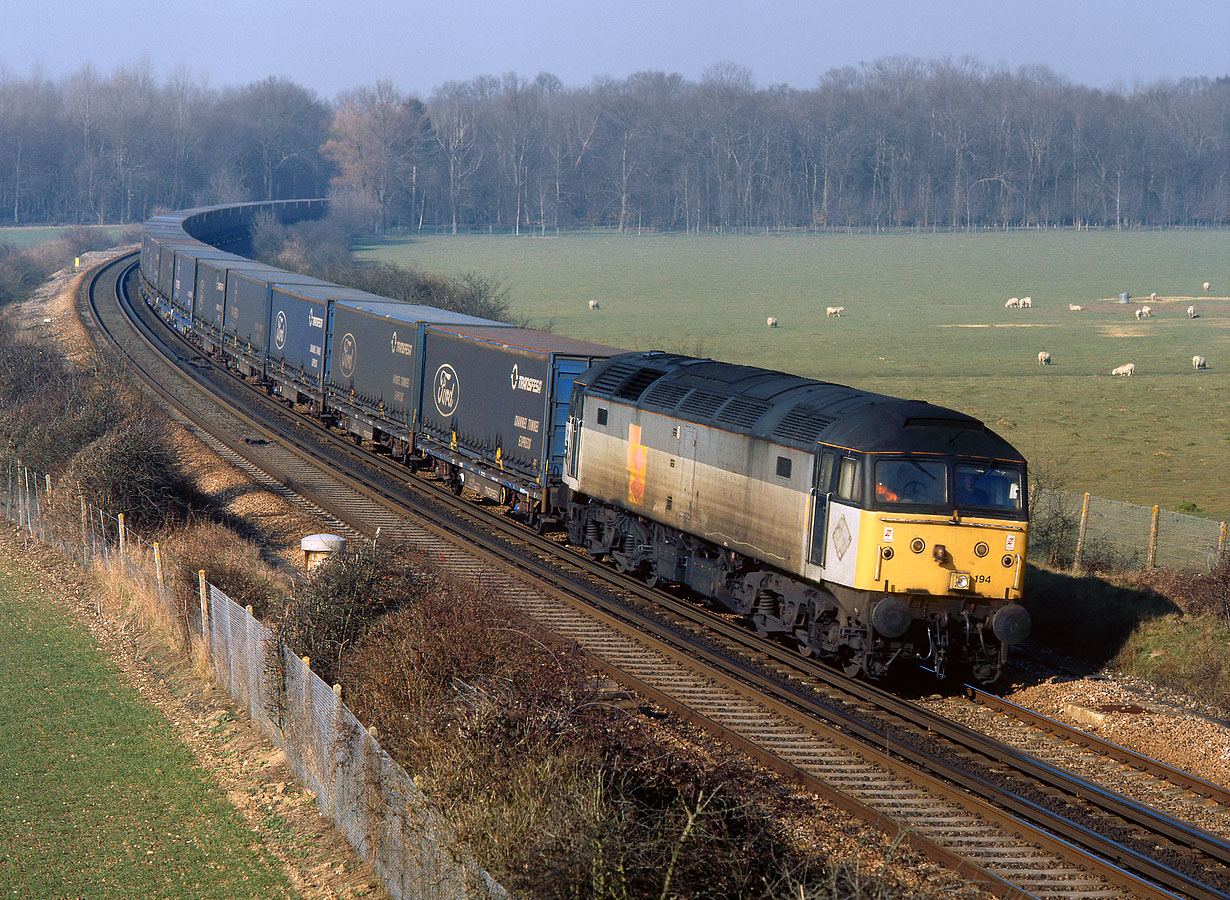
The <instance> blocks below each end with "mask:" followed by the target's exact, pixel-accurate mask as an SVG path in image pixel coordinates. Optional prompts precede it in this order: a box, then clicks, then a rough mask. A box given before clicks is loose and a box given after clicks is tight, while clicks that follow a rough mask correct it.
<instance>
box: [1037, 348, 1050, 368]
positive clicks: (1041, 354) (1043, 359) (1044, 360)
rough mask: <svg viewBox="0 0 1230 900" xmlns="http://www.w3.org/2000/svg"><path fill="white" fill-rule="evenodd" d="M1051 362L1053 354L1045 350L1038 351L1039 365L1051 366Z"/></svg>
mask: <svg viewBox="0 0 1230 900" xmlns="http://www.w3.org/2000/svg"><path fill="white" fill-rule="evenodd" d="M1050 364H1051V355H1050V354H1049V353H1047V352H1046V351H1045V350H1039V351H1038V365H1040V366H1049V365H1050Z"/></svg>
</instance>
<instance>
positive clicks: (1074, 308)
mask: <svg viewBox="0 0 1230 900" xmlns="http://www.w3.org/2000/svg"><path fill="white" fill-rule="evenodd" d="M1084 308H1085V307H1083V306H1080V305H1079V304H1076V303H1069V304H1068V309H1069V310H1070V311H1072V312H1080V311H1081V310H1082V309H1084Z"/></svg>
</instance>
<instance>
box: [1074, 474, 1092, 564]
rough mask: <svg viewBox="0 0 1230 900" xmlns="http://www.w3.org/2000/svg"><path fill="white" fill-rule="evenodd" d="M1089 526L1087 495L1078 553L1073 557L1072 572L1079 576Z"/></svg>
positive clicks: (1077, 545)
mask: <svg viewBox="0 0 1230 900" xmlns="http://www.w3.org/2000/svg"><path fill="white" fill-rule="evenodd" d="M1088 524H1089V494H1088V493H1086V494H1085V499H1084V501H1083V502H1082V503H1081V527H1080V530H1079V531H1078V532H1077V533H1076V553H1075V554H1073V556H1072V571H1073V572H1076V573H1077V574H1078V575H1079V574H1080V570H1081V557H1082V556H1083V555H1084V553H1085V527H1086V526H1087V525H1088Z"/></svg>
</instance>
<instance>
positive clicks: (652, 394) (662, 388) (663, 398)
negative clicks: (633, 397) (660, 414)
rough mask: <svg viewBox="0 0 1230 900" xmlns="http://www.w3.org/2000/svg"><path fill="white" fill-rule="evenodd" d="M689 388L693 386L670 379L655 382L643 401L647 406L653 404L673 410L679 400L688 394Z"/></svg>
mask: <svg viewBox="0 0 1230 900" xmlns="http://www.w3.org/2000/svg"><path fill="white" fill-rule="evenodd" d="M689 390H691V388H689V387H688V386H687V385H683V384H676V383H674V382H670V381H666V382H661V383H659V384H655V385H654V386H653V387H651V388H650V389H649V390H648V391H647V392H646V393H645V398H644V401H643V402H644V404H645V405H646V406H648V405H650V404H653V405H654V406H658V407H661V408H662V409H664V410H671V409H674V408H675V407H676V406H678V405H679V401H680V400H682V399H683V398H684V397H685V396H686V395H687V393H688V391H689Z"/></svg>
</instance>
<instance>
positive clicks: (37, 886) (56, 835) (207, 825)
mask: <svg viewBox="0 0 1230 900" xmlns="http://www.w3.org/2000/svg"><path fill="white" fill-rule="evenodd" d="M14 569H15V567H14V566H13V564H12V563H9V564H7V565H3V566H0V685H3V686H4V688H3V690H0V778H2V779H3V784H4V801H3V802H2V803H0V896H4V897H75V898H99V900H103V898H112V897H161V898H177V897H182V898H195V897H206V896H207V897H214V898H218V900H229V898H264V897H285V896H290V895H291V890H290V887H289V884H288V882H287V880H286V878H285V876H284V875H283V873H282V870H281V868H280V866H279V864H278V862H277V860H276V859H274V858H272V857H270V856H266V855H264V854H263V853H261V852H260V851H259V850H257V849H254V848H253V845H254V844H256V839H255V838H254V835H253V834H252V833H251V832H250V831H248V830H247V829H246V828H245V827H244V826H243V824H242V822H241V821H240V819H239V816H238V813H236V811H235V810H234V809H233V808H232V807H231V806H230V805H229V804H228V803H227V800H226V797H225V795H223V794H222V792H221V790H220V789H219V788H218V787H217V785H216V784H214V783H213V782H212V781H210V780H209V779H208V777H207V776H206V775H205V774H204V772H203V771H201V770H200V769H198V768H197V767H196V765H195V764H194V762H193V759H192V757H191V755H190V754H189V752H188V751H187V749H185V748H184V747H183V745H182V744H180V742H179V741H178V740H177V739H176V737H175V735H174V734H173V733H172V732H171V728H170V726H169V725H168V723H167V722H166V721H165V720H164V719H162V718H161V717H160V716H159V715H157V714H156V713H155V712H154V711H153V710H152V709H151V708H150V707H149V706H147V705H146V704H145V703H144V702H143V701H142V700H141V698H140V697H139V696H138V695H137V693H136V692H135V691H134V690H133V689H132V688H131V687H129V686H128V685H126V684H124V683H123V682H122V681H121V678H120V676H119V673H118V672H116V671H115V670H114V669H113V668H112V667H111V665H110V664H109V662H108V661H107V659H106V658H105V657H104V656H103V655H102V653H101V652H100V651H99V649H98V647H97V645H96V644H95V643H94V642H93V639H92V638H91V637H90V635H89V633H88V632H86V631H85V630H84V629H82V628H80V627H79V626H77V625H76V624H74V623H73V622H71V621H70V620H69V619H68V617H67V615H66V613H65V612H64V610H63V609H61V608H60V607H59V605H58V602H57V601H54V600H53V599H52V598H51V596H50V595H48V594H44V593H43V592H42V589H41V588H40V587H39V586H38V584H37V580H36V579H34V578H32V577H30V576H26V575H23V574H22V573H21V572H20V571H15V570H14Z"/></svg>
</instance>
